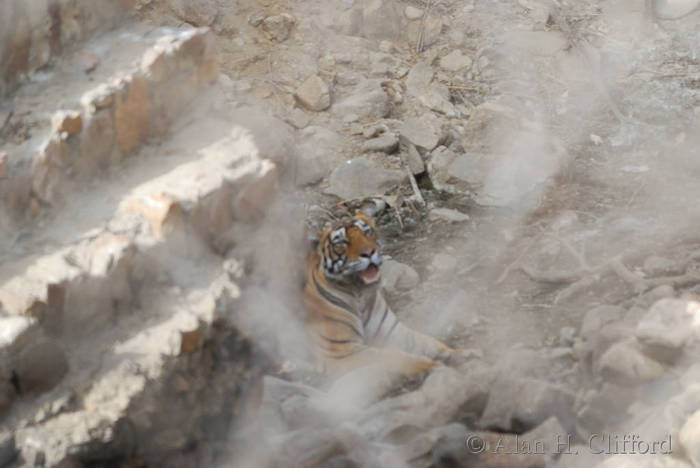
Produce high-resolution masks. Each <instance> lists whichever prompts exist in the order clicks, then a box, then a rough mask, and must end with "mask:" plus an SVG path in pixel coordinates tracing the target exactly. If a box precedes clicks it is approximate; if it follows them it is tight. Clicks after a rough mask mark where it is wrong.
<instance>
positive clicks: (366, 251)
mask: <svg viewBox="0 0 700 468" xmlns="http://www.w3.org/2000/svg"><path fill="white" fill-rule="evenodd" d="M376 251H377V250H376V249H374V248H372V247H366V248H365V249H364V250H363V251H362V252H360V257H365V258H370V257H372V255H374V253H375V252H376Z"/></svg>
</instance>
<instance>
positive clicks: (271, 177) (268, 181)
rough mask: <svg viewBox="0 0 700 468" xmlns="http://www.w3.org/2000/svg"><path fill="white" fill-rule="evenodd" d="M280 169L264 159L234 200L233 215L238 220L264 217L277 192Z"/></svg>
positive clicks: (252, 219)
mask: <svg viewBox="0 0 700 468" xmlns="http://www.w3.org/2000/svg"><path fill="white" fill-rule="evenodd" d="M278 181H279V171H278V170H277V165H276V164H275V163H273V162H272V161H270V160H269V159H264V160H263V161H262V163H261V165H260V169H259V171H258V173H257V174H256V176H255V180H253V181H251V182H250V183H248V185H246V187H245V188H244V189H243V190H242V191H241V192H240V193H239V194H238V196H236V199H235V200H234V201H233V215H234V217H235V218H236V219H237V220H240V221H243V222H252V221H256V220H259V219H261V218H262V216H263V215H264V214H265V211H266V210H267V207H268V206H269V205H270V203H272V200H273V199H274V197H275V195H276V194H277V185H278Z"/></svg>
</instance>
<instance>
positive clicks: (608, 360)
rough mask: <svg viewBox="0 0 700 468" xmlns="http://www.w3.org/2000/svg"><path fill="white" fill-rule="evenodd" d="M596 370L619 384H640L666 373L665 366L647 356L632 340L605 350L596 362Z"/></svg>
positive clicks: (605, 377)
mask: <svg viewBox="0 0 700 468" xmlns="http://www.w3.org/2000/svg"><path fill="white" fill-rule="evenodd" d="M596 371H597V372H598V373H599V374H600V375H601V376H602V377H603V378H604V379H606V380H608V381H610V382H613V383H616V384H619V385H638V384H640V383H644V382H649V381H651V380H655V379H658V378H659V377H661V376H662V375H663V374H664V368H663V366H662V365H661V364H659V363H658V362H656V361H654V360H653V359H651V358H649V357H647V356H645V355H644V354H643V353H642V352H641V349H640V348H639V345H638V344H637V343H636V342H634V341H632V340H628V341H623V342H621V343H616V344H614V345H612V346H611V347H610V348H609V349H608V350H607V351H605V353H604V354H603V355H602V356H601V357H600V359H599V360H598V362H597V363H596Z"/></svg>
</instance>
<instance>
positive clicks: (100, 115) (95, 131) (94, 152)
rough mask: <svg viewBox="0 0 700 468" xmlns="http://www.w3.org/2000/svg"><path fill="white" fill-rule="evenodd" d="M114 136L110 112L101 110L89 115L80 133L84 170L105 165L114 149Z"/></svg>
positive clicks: (87, 170)
mask: <svg viewBox="0 0 700 468" xmlns="http://www.w3.org/2000/svg"><path fill="white" fill-rule="evenodd" d="M115 136H116V135H115V132H114V123H113V120H112V113H111V112H109V111H108V110H101V111H98V112H96V113H94V114H92V115H91V116H90V118H89V119H88V120H87V122H86V124H85V129H84V131H83V132H82V133H81V135H80V158H81V163H82V168H83V169H85V171H86V172H88V173H89V171H90V168H96V167H99V166H106V165H107V163H108V162H109V159H110V156H111V154H112V151H113V150H114V143H115Z"/></svg>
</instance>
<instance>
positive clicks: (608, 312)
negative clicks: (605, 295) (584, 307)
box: [580, 305, 625, 340]
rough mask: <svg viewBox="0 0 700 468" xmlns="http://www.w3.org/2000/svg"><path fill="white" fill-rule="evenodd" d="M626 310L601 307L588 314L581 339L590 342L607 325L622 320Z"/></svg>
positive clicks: (582, 326)
mask: <svg viewBox="0 0 700 468" xmlns="http://www.w3.org/2000/svg"><path fill="white" fill-rule="evenodd" d="M624 312H625V311H624V309H622V307H619V306H612V305H600V306H598V307H594V308H593V309H591V310H589V311H588V312H586V315H584V317H583V323H582V324H581V332H580V335H581V338H583V339H584V340H588V339H590V338H592V337H593V335H594V334H595V333H598V331H600V329H602V328H603V327H604V326H605V325H607V324H608V323H611V322H617V321H620V320H622V316H623V314H624Z"/></svg>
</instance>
